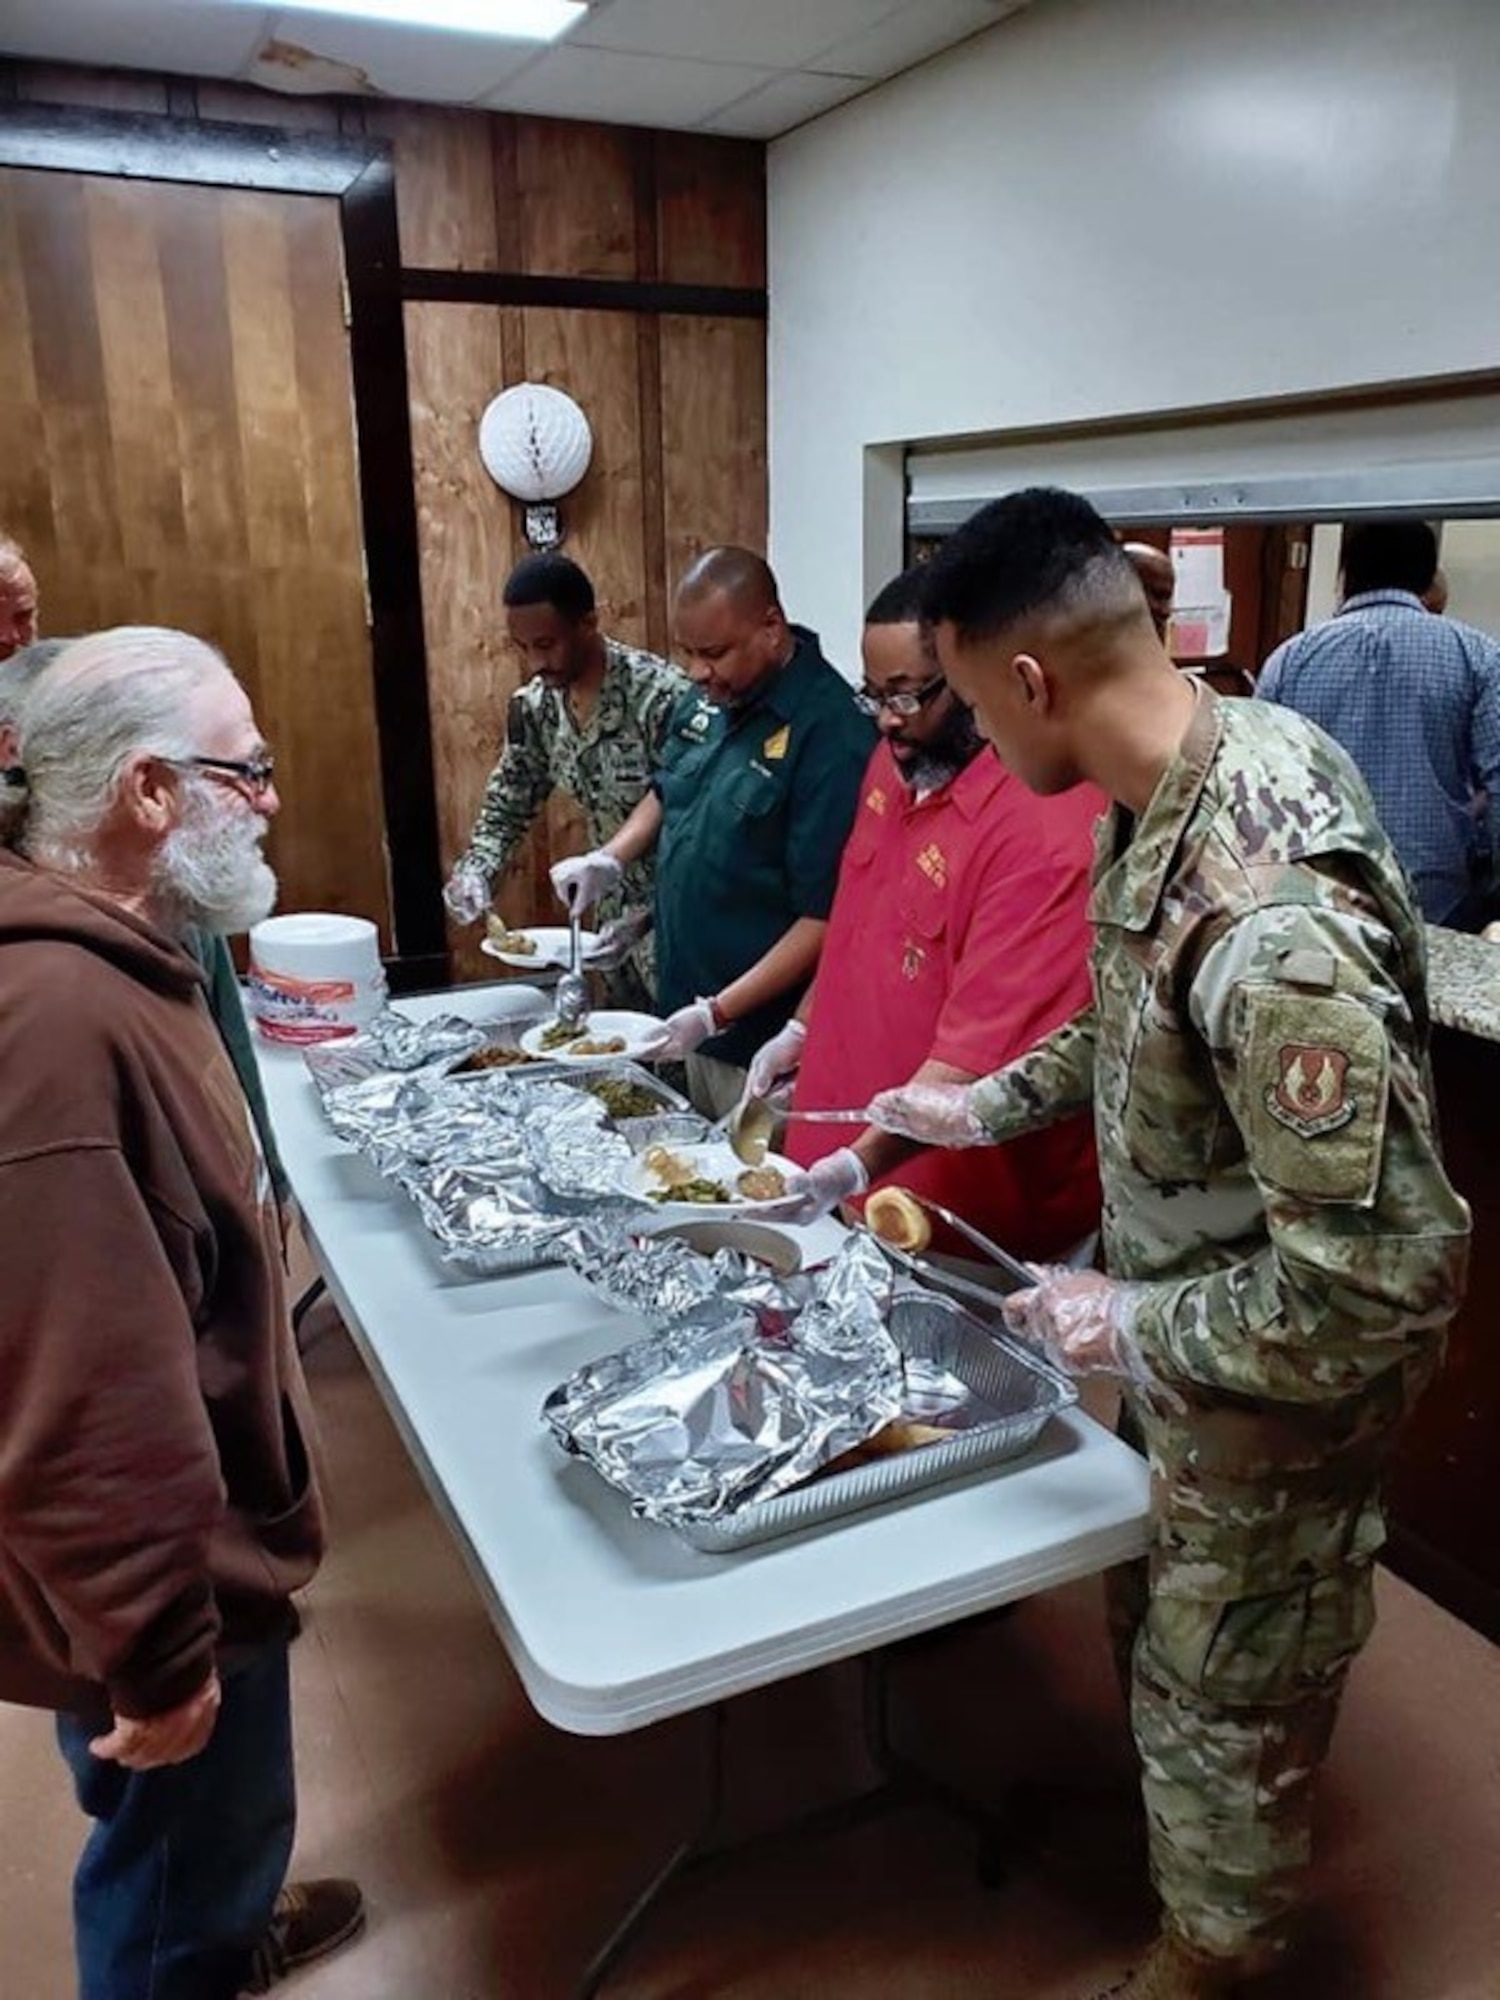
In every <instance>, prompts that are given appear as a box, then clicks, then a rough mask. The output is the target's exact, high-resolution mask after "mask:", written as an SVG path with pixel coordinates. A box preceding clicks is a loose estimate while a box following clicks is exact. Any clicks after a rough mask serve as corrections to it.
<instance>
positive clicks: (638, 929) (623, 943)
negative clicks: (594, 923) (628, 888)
mask: <svg viewBox="0 0 1500 2000" xmlns="http://www.w3.org/2000/svg"><path fill="white" fill-rule="evenodd" d="M650 928H651V912H650V911H649V910H639V909H636V910H625V911H623V912H622V913H621V914H620V915H619V916H618V917H611V918H610V920H609V922H608V923H607V924H606V925H605V926H604V928H603V929H602V930H601V931H600V933H599V942H598V943H597V944H596V945H595V946H594V949H593V950H592V951H591V952H590V953H589V970H590V971H591V972H613V971H614V970H615V968H616V967H617V966H621V965H623V964H624V963H625V961H626V959H627V958H629V956H630V954H631V953H632V952H633V951H634V950H635V948H636V946H637V945H638V944H639V943H640V941H641V939H642V938H643V937H645V935H646V933H647V932H648V931H649V930H650Z"/></svg>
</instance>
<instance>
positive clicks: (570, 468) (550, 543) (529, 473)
mask: <svg viewBox="0 0 1500 2000" xmlns="http://www.w3.org/2000/svg"><path fill="white" fill-rule="evenodd" d="M593 452H594V436H593V432H592V431H591V430H590V429H589V420H588V418H587V417H586V416H585V415H584V414H583V411H582V410H580V409H579V407H578V405H577V404H576V403H575V402H574V401H573V398H572V397H571V396H567V395H564V393H563V392H562V390H561V389H554V388H552V387H551V386H550V385H549V384H548V383H546V382H518V383H517V384H516V386H515V388H513V389H504V390H502V391H501V393H500V394H499V395H498V396H496V398H495V400H494V401H493V402H492V403H491V404H490V406H489V408H488V409H487V410H486V411H485V413H484V415H483V416H482V417H481V418H480V420H479V456H480V457H481V458H482V459H483V460H484V466H485V470H486V471H487V472H488V473H489V475H490V477H491V479H493V480H494V482H495V484H496V485H497V486H498V487H499V488H500V489H501V491H502V492H505V493H508V494H510V496H511V498H512V499H513V500H519V501H521V502H522V503H523V505H524V506H525V508H526V539H527V541H528V542H530V544H531V546H532V547H533V548H534V549H554V548H556V547H557V545H558V543H559V542H560V541H561V540H562V538H563V527H562V522H561V521H560V520H559V518H558V512H557V506H556V503H557V502H558V501H559V500H561V498H562V497H563V495H564V494H565V493H571V492H572V491H573V488H574V487H575V486H576V485H577V484H578V482H579V480H580V479H582V477H583V475H584V474H585V473H586V472H587V471H588V469H589V460H590V458H592V456H593Z"/></svg>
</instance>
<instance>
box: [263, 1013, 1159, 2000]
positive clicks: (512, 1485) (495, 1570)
mask: <svg viewBox="0 0 1500 2000" xmlns="http://www.w3.org/2000/svg"><path fill="white" fill-rule="evenodd" d="M401 1004H402V1008H403V1011H405V1012H408V1013H410V1014H412V1015H413V1016H426V1015H430V1014H433V1013H443V1012H461V1013H464V1014H467V1015H469V1016H470V1017H472V1018H475V1019H486V1020H488V1019H498V1018H501V1017H504V1016H505V1015H507V1014H516V1013H521V1012H524V1011H534V1010H535V1008H536V1006H537V1004H538V995H537V993H536V991H535V989H534V988H525V987H517V986H514V985H502V986H494V987H468V988H462V989H458V990H455V991H454V992H451V993H444V994H440V995H436V996H431V997H427V998H423V999H419V1000H408V1001H405V1002H403V1003H401ZM259 1053H260V1060H261V1070H262V1074H263V1076H264V1080H265V1088H266V1095H267V1098H268V1100H269V1103H270V1108H271V1116H272V1119H273V1121H274V1124H275V1129H276V1135H277V1139H278V1142H279V1144H280V1147H281V1152H282V1156H283V1158H284V1160H285V1162H286V1168H287V1172H288V1175H289V1177H290V1180H291V1184H292V1188H293V1190H294V1192H295V1194H296V1197H297V1201H298V1204H299V1206H300V1208H301V1211H302V1215H303V1219H304V1226H305V1229H306V1233H307V1238H308V1242H309V1244H310V1246H311V1249H312V1252H313V1255H314V1257H315V1259H316V1261H317V1264H318V1268H319V1270H320V1272H321V1273H322V1275H323V1277H324V1279H325V1281H326V1283H327V1285H328V1288H329V1291H330V1292H331V1294H332V1296H333V1298H334V1300H335V1301H336V1303H337V1304H338V1307H339V1309H340V1311H341V1313H342V1314H343V1317H344V1321H345V1324H346V1325H347V1327H348V1329H349V1332H350V1335H351V1336H352V1338H353V1339H354V1341H355V1343H356V1345H357V1346H358V1348H359V1350H360V1352H361V1354H362V1355H363V1357H364V1359H365V1362H366V1364H367V1366H368V1367H369V1369H370V1372H371V1374H372V1376H373V1378H374V1380H375V1382H376V1384H377V1386H378V1388H379V1391H380V1394H381V1395H382V1397H383V1398H384V1401H385V1403H386V1406H387V1408H388V1409H389V1411H390V1413H391V1416H392V1418H393V1419H394V1421H395V1423H396V1426H397V1428H398V1429H399V1431H400V1433H401V1436H402V1437H403V1439H404V1440H405V1442H406V1445H407V1447H408V1449H409V1450H410V1452H411V1454H412V1457H413V1459H414V1461H415V1463H416V1465H417V1467H418V1469H419V1471H420V1474H421V1477H422V1479H423V1481H424V1483H425V1485H426V1487H427V1490H428V1492H429V1493H430V1495H431V1497H432V1499H433V1501H434V1503H435V1504H436V1506H437V1507H438V1509H439V1511H440V1512H441V1513H442V1514H443V1516H444V1518H445V1519H446V1520H447V1522H448V1524H449V1526H450V1528H451V1529H452V1531H453V1533H454V1535H455V1537H456V1539H457V1541H458V1544H459V1547H460V1549H461V1550H462V1552H463V1554H464V1557H465V1559H466V1561H467V1563H468V1565H469V1568H470V1571H471V1573H472V1575H473V1577H474V1580H475V1583H476V1584H477V1586H478V1588H479V1590H480V1593H481V1595H482V1596H483V1598H484V1601H485V1603H486V1605H487V1606H488V1608H489V1612H490V1616H491V1618H492V1619H493V1621H494V1623H495V1626H496V1629H497V1630H498V1632H499V1634H500V1637H501V1639H502V1641H503V1642H504V1645H505V1648H506V1651H507V1652H508V1654H509V1655H510V1658H511V1660H512V1662H513V1663H514V1665H515V1668H516V1672H517V1673H518V1675H519V1676H520V1679H521V1682H522V1684H523V1685H524V1687H525V1689H526V1692H527V1694H528V1696H529V1697H530V1699H531V1701H532V1702H533V1704H534V1705H535V1707H536V1708H537V1710H538V1711H539V1713H540V1714H542V1715H543V1716H545V1717H546V1718H547V1720H548V1721H549V1722H552V1723H555V1724H556V1725H557V1726H558V1727H559V1728H562V1729H566V1730H570V1731H573V1732H575V1733H577V1734H582V1735H589V1736H607V1735H614V1734H618V1733H620V1732H623V1731H625V1730H631V1729H638V1728H641V1727H642V1726H644V1725H645V1724H647V1723H652V1722H657V1721H659V1720H661V1719H662V1718H663V1717H666V1716H671V1715H677V1714H680V1713H682V1712H684V1711H686V1710H690V1709H696V1708H704V1707H712V1706H714V1705H716V1704H719V1703H722V1702H723V1701H725V1700H726V1699H727V1698H728V1697H730V1696H733V1695H736V1694H740V1693H743V1692H744V1691H745V1690H747V1689H750V1688H757V1687H763V1686H765V1685H767V1684H768V1683H770V1682H773V1681H778V1680H784V1679H787V1678H789V1677H790V1676H792V1675H795V1674H802V1673H806V1672H807V1671H808V1670H809V1669H811V1668H814V1667H819V1666H823V1665H825V1664H827V1663H828V1662H830V1661H835V1660H841V1659H846V1658H849V1657H851V1656H853V1655H857V1654H870V1653H872V1652H874V1651H878V1649H881V1648H884V1647H886V1646H888V1645H890V1644H891V1643H892V1642H893V1641H896V1640H899V1639H903V1638H906V1637H909V1636H911V1635H913V1634H916V1633H919V1632H924V1631H928V1630H930V1629H932V1628H934V1627H937V1626H941V1625H945V1624H948V1623H951V1622H952V1621H954V1620H956V1619H960V1618H964V1617H968V1616H970V1615H972V1614H973V1613H976V1612H979V1611H983V1610H986V1609H989V1608H991V1607H994V1606H998V1605H1001V1604H1004V1603H1007V1602H1009V1601H1010V1600H1012V1599H1016V1598H1020V1597H1025V1596H1027V1595H1029V1594H1030V1593H1032V1592H1034V1591H1038V1590H1045V1589H1048V1588H1050V1587H1052V1586H1054V1585H1057V1584H1061V1583H1066V1582H1068V1581H1071V1580H1072V1579H1074V1578H1077V1577H1081V1576H1086V1575H1088V1574H1090V1573H1092V1572H1095V1571H1098V1570H1102V1569H1105V1568H1107V1567H1109V1566H1110V1565H1111V1564H1114V1563H1118V1562H1121V1561H1124V1560H1126V1559H1127V1558H1129V1557H1131V1556H1134V1555H1137V1554H1139V1553H1140V1552H1141V1551H1142V1549H1143V1548H1144V1546H1145V1525H1146V1508H1147V1474H1146V1469H1145V1466H1144V1465H1143V1463H1142V1461H1141V1460H1140V1459H1139V1458H1138V1457H1137V1456H1136V1455H1135V1454H1134V1453H1133V1452H1131V1451H1130V1450H1128V1449H1127V1448H1126V1447H1125V1446H1124V1445H1122V1444H1120V1443H1119V1442H1118V1441H1117V1440H1116V1439H1115V1438H1113V1437H1112V1436H1110V1435H1109V1434H1108V1433H1107V1432H1106V1431H1105V1430H1104V1429H1102V1428H1101V1426H1100V1425H1098V1424H1096V1423H1094V1422H1093V1421H1092V1420H1091V1419H1090V1418H1089V1417H1087V1416H1084V1415H1083V1414H1082V1413H1081V1412H1078V1411H1076V1410H1075V1411H1070V1412H1068V1413H1066V1414H1065V1415H1063V1416H1061V1417H1058V1418H1055V1419H1054V1420H1053V1421H1052V1422H1051V1423H1050V1424H1049V1425H1048V1426H1047V1428H1046V1430H1045V1431H1044V1432H1043V1434H1042V1437H1041V1438H1040V1440H1039V1441H1038V1443H1037V1445H1036V1446H1035V1448H1034V1449H1033V1450H1032V1451H1031V1452H1030V1453H1029V1454H1028V1455H1027V1456H1026V1457H1025V1458H1023V1459H1020V1460H1017V1461H1015V1462H1014V1463H1012V1464H1010V1465H1007V1466H1002V1467H1000V1468H998V1470H996V1471H993V1472H988V1473H983V1474H979V1475H976V1476H973V1477H970V1478H967V1479H963V1480H959V1481H955V1482H954V1483H953V1484H951V1485H946V1486H940V1487H936V1488H934V1489H933V1490H932V1491H930V1492H927V1493H922V1494H913V1495H910V1496H908V1497H906V1498H904V1499H899V1500H896V1501H894V1502H891V1503H888V1504H886V1505H884V1506H882V1507H879V1508H876V1509H872V1510H871V1511H869V1512H867V1513H863V1514H856V1515H852V1516H850V1517H849V1518H848V1519H847V1520H844V1521H839V1522H834V1523H829V1524H827V1525H824V1526H822V1527H819V1528H816V1529H813V1530H809V1531H806V1532H804V1533H802V1534H800V1535H797V1536H795V1537H792V1538H790V1539H788V1540H785V1541H782V1542H773V1543H769V1544H766V1545H763V1546H761V1547H756V1548H750V1549H746V1550H744V1551H741V1552H739V1553H736V1554H732V1555H704V1554H700V1553H699V1552H697V1551H696V1550H693V1549H691V1548H689V1547H687V1546H686V1545H685V1544H684V1543H682V1542H680V1541H678V1540H677V1538H676V1537H675V1536H673V1535H672V1534H671V1533H670V1532H669V1531H668V1530H665V1529H663V1528H660V1527H657V1526H654V1525H651V1524H648V1523H645V1522H641V1521H637V1520H635V1519H633V1518H632V1517H631V1515H630V1514H629V1512H628V1510H627V1508H626V1506H625V1504H624V1503H623V1502H622V1500H621V1499H620V1497H619V1495H618V1494H617V1493H615V1492H614V1491H613V1490H612V1489H611V1488H609V1487H608V1486H606V1485H605V1484H604V1482H603V1481H602V1480H601V1479H600V1478H599V1477H598V1475H597V1474H596V1473H595V1472H593V1471H592V1469H591V1468H590V1467H588V1466H587V1465H585V1464H584V1463H582V1462H581V1461H578V1460H573V1459H569V1458H567V1457H565V1456H564V1454H563V1453H561V1452H560V1451H559V1450H558V1448H557V1446H556V1445H555V1443H554V1442H553V1440H552V1438H551V1436H550V1434H549V1433H548V1432H547V1431H546V1429H545V1428H544V1426H543V1425H542V1423H541V1421H540V1419H539V1414H538V1413H539V1411H540V1408H541V1404H542V1400H543V1398H544V1397H545V1396H546V1394H547V1392H548V1391H549V1390H551V1389H552V1388H554V1387H555V1386H556V1385H557V1384H558V1383H559V1382H561V1381H562V1380H563V1379H564V1377H565V1376H567V1375H568V1374H570V1373H571V1372H572V1371H573V1370H574V1369H575V1368H577V1367H578V1366H579V1365H580V1364H582V1363H584V1362H586V1361H590V1360H593V1359H596V1358H597V1357H598V1356H600V1355H602V1354H606V1353H608V1352H610V1351H611V1350H613V1349H615V1348H618V1347H621V1346H623V1345H625V1344H626V1343H627V1342H628V1341H629V1340H630V1339H632V1338H633V1337H634V1336H635V1335H636V1334H638V1333H639V1332H640V1331H641V1326H640V1322H639V1321H637V1320H634V1319H633V1318H631V1317H630V1316H628V1315H625V1314H622V1313H619V1312H616V1311H614V1310H612V1309H611V1308H610V1307H608V1306H606V1305H603V1304H601V1302H600V1301H599V1300H598V1299H597V1298H596V1297H595V1296H594V1295H593V1293H592V1292H591V1291H590V1290H589V1288H588V1287H587V1286H586V1285H585V1284H584V1283H583V1282H582V1280H581V1279H579V1278H577V1277H575V1276H574V1275H573V1274H572V1273H571V1272H569V1271H567V1270H565V1269H561V1268H546V1269H543V1270H539V1271H534V1272H528V1273H518V1274H515V1275H512V1276H507V1277H502V1278H495V1279H489V1280H484V1281H479V1282H476V1281H474V1280H473V1279H469V1278H465V1277H463V1276H461V1275H459V1274H457V1273H454V1272H451V1271H449V1270H447V1269H446V1268H445V1266H444V1265H443V1263H442V1261H441V1259H440V1257H439V1255H438V1252H437V1249H436V1246H435V1245H434V1244H433V1243H432V1241H431V1239H430V1238H429V1237H428V1235H427V1233H426V1231H425V1230H424V1229H423V1227H422V1224H421V1221H420V1218H419V1217H418V1214H417V1212H416V1209H415V1208H414V1206H413V1205H412V1204H411V1203H409V1202H408V1201H406V1200H405V1199H404V1198H403V1197H402V1196H401V1195H400V1194H399V1193H397V1192H396V1191H395V1190H394V1189H392V1188H391V1187H389V1186H388V1185H387V1184H386V1183H385V1182H383V1181H381V1180H380V1179H379V1178H378V1177H377V1175H376V1174H375V1172H374V1170H373V1169H372V1168H371V1167H370V1166H368V1165H367V1164H366V1162H365V1161H364V1160H363V1159H362V1158H360V1157H359V1156H358V1155H357V1154H356V1153H354V1152H352V1151H351V1150H350V1149H349V1148H348V1147H347V1146H345V1145H344V1144H343V1143H342V1142H341V1141H339V1140H338V1139H337V1138H336V1137H335V1136H334V1134H333V1132H332V1131H331V1129H330V1128H329V1126H328V1125H327V1123H326V1121H325V1120H324V1118H323V1115H322V1110H321V1106H320V1105H319V1102H318V1098H317V1094H316V1092H315V1091H314V1089H313V1085H312V1082H311V1079H310V1077H309V1076H308V1074H307V1070H306V1068H305V1066H304V1064H303V1062H302V1060H301V1057H300V1055H299V1054H298V1053H297V1052H296V1051H290V1050H285V1049H280V1048H277V1047H274V1046H271V1045H269V1044H266V1043H264V1042H261V1043H260V1044H259ZM820 1228H821V1230H822V1231H823V1232H825V1234H824V1237H823V1240H825V1241H826V1240H827V1237H828V1234H831V1232H832V1231H833V1229H834V1225H831V1224H825V1225H821V1226H820ZM807 1234H809V1235H810V1236H811V1238H812V1241H813V1243H817V1242H818V1241H819V1240H820V1239H819V1237H818V1236H817V1235H816V1234H813V1233H812V1232H807ZM681 1858H682V1857H681V1856H679V1857H676V1858H675V1859H677V1860H680V1859H681ZM670 1866H671V1864H669V1870H668V1871H664V1872H670ZM620 1943H623V1939H621V1940H619V1941H618V1942H617V1943H613V1944H612V1947H611V1949H610V1950H609V1951H608V1952H607V1953H606V1954H604V1955H603V1959H608V1958H612V1957H613V1955H614V1953H615V1951H616V1950H617V1949H618V1948H619V1944H620ZM603 1959H602V1960H601V1962H599V1963H597V1964H596V1968H595V1971H596V1973H597V1977H594V1978H593V1980H592V1983H591V1984H590V1983H586V1985H585V1987H584V1989H583V1990H584V1991H585V1992H592V1991H594V1990H595V1987H596V1986H597V1984H598V1980H599V1978H602V1971H603Z"/></svg>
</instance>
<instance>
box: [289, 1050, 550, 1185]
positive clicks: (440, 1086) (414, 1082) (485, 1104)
mask: <svg viewBox="0 0 1500 2000" xmlns="http://www.w3.org/2000/svg"><path fill="white" fill-rule="evenodd" d="M327 1111H328V1119H329V1123H330V1124H331V1125H332V1126H333V1129H334V1131H335V1132H337V1133H338V1135H339V1137H340V1138H341V1139H346V1140H347V1141H348V1142H349V1144H350V1145H351V1146H355V1147H357V1148H358V1149H359V1151H360V1152H361V1153H363V1154H364V1155H365V1157H366V1159H368V1160H369V1161H370V1162H371V1163H372V1165H373V1166H374V1167H375V1169H376V1171H377V1172H378V1173H382V1174H387V1175H393V1176H394V1175H395V1174H397V1173H398V1172H399V1171H400V1170H401V1169H402V1168H405V1167H410V1166H413V1165H417V1166H428V1165H437V1164H441V1163H445V1162H446V1163H448V1164H453V1163H456V1162H457V1161H460V1160H464V1161H480V1160H483V1161H487V1162H490V1163H491V1164H497V1165H498V1164H499V1163H500V1162H502V1161H504V1162H507V1163H508V1165H509V1170H510V1171H511V1172H512V1173H519V1172H520V1171H521V1170H522V1169H523V1168H524V1166H525V1164H526V1153H525V1148H524V1146H523V1143H522V1137H521V1130H522V1128H521V1119H520V1116H519V1114H518V1110H517V1106H516V1101H515V1099H514V1097H513V1096H512V1095H511V1093H510V1090H509V1089H508V1087H507V1084H506V1080H505V1076H504V1074H503V1072H500V1073H497V1074H496V1075H494V1076H482V1077H476V1078H474V1079H473V1081H472V1082H464V1083H449V1082H447V1081H446V1080H445V1079H444V1078H443V1077H441V1076H437V1075H433V1074H431V1073H429V1072H427V1071H419V1072H417V1073H416V1074H415V1075H408V1076H403V1075H401V1074H399V1073H395V1072H389V1071H381V1072H380V1073H379V1074H377V1075H375V1076H371V1077H366V1078H365V1079H364V1080H363V1081H362V1082H360V1083H351V1084H345V1085H344V1086H343V1087H342V1088H340V1089H338V1090H335V1091H332V1092H330V1093H329V1097H328V1103H327Z"/></svg>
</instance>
